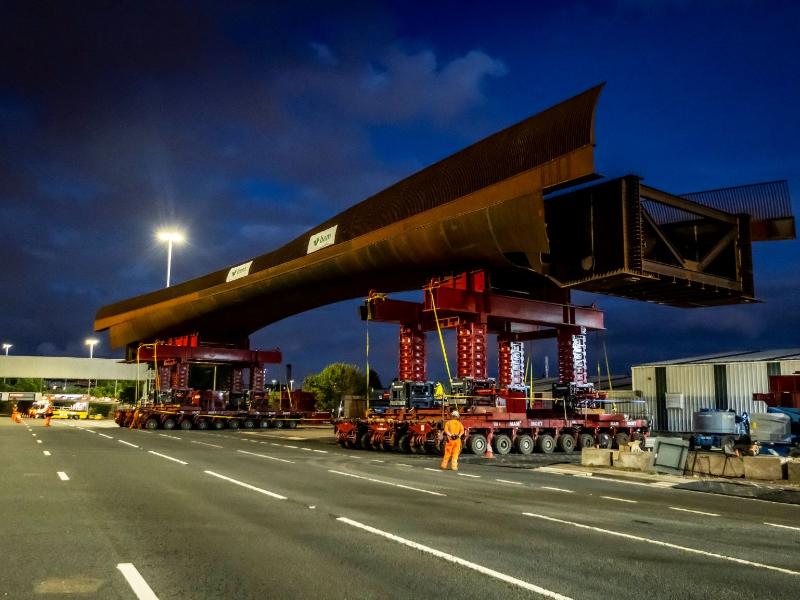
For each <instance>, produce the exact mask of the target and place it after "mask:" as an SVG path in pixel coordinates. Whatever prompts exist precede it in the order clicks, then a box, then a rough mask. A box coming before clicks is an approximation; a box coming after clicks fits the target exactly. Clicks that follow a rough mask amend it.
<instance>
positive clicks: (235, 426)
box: [228, 419, 239, 429]
mask: <svg viewBox="0 0 800 600" xmlns="http://www.w3.org/2000/svg"><path fill="white" fill-rule="evenodd" d="M228 429H239V421H237V420H236V419H231V420H230V421H228Z"/></svg>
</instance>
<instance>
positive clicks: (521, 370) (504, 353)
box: [497, 339, 525, 389]
mask: <svg viewBox="0 0 800 600" xmlns="http://www.w3.org/2000/svg"><path fill="white" fill-rule="evenodd" d="M524 380H525V348H524V347H523V344H522V342H515V341H511V340H503V339H498V340H497V381H498V383H499V384H500V388H501V389H503V388H505V389H509V388H521V387H522V386H524V385H525V381H524Z"/></svg>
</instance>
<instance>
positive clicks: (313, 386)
mask: <svg viewBox="0 0 800 600" xmlns="http://www.w3.org/2000/svg"><path fill="white" fill-rule="evenodd" d="M366 383H367V382H366V377H364V373H363V372H362V371H361V369H359V368H358V367H357V366H355V365H348V364H345V363H333V364H330V365H328V366H327V367H325V368H324V369H322V371H320V372H319V373H317V374H316V375H308V376H307V377H306V378H305V380H303V389H304V390H306V391H308V392H313V393H314V395H315V396H316V397H317V407H318V408H319V409H320V410H330V409H332V408H336V407H337V406H339V401H340V400H341V397H342V396H347V395H364V393H365V391H366ZM370 383H371V382H370Z"/></svg>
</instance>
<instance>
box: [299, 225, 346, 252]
mask: <svg viewBox="0 0 800 600" xmlns="http://www.w3.org/2000/svg"><path fill="white" fill-rule="evenodd" d="M337 227H339V226H338V225H334V226H333V227H329V228H328V229H326V230H325V231H320V232H319V233H315V234H314V235H312V236H311V237H310V238H309V240H308V251H307V252H306V254H311V253H312V252H316V251H317V250H322V249H323V248H325V247H326V246H333V245H334V244H335V243H336V228H337Z"/></svg>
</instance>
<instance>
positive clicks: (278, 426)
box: [274, 419, 284, 429]
mask: <svg viewBox="0 0 800 600" xmlns="http://www.w3.org/2000/svg"><path fill="white" fill-rule="evenodd" d="M274 423H275V429H283V425H284V423H283V419H275V421H274Z"/></svg>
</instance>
